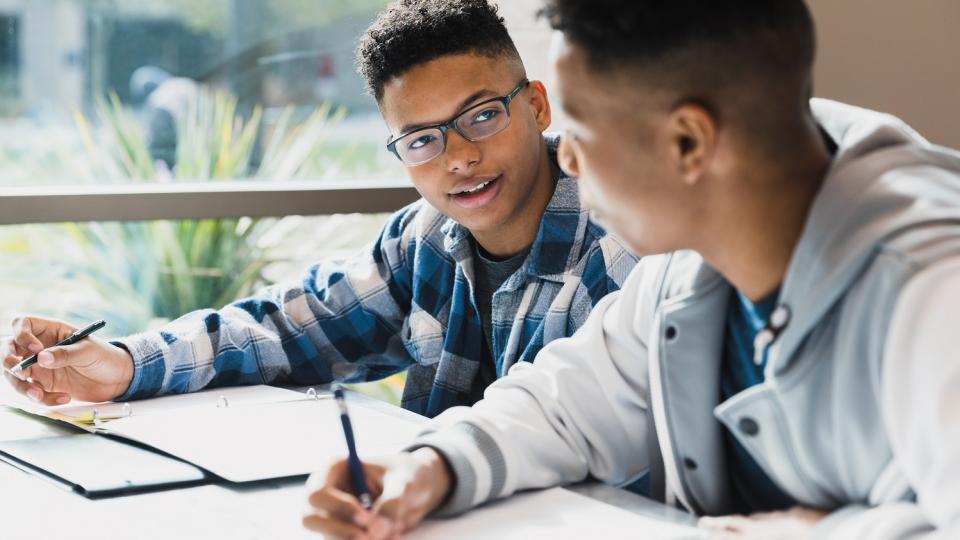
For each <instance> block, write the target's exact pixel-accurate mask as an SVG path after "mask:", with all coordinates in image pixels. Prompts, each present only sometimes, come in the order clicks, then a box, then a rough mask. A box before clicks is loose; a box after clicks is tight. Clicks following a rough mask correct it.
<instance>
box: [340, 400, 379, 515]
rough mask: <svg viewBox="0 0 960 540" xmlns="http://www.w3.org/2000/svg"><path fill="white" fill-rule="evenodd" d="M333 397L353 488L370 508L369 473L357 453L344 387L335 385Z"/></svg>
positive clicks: (367, 507)
mask: <svg viewBox="0 0 960 540" xmlns="http://www.w3.org/2000/svg"><path fill="white" fill-rule="evenodd" d="M333 398H334V399H335V400H336V401H337V406H338V407H340V424H342V425H343V437H344V438H345V439H346V440H347V463H348V465H349V468H350V476H351V477H352V479H353V489H354V491H356V492H357V498H358V499H360V504H361V505H363V507H364V508H366V509H367V510H369V509H370V507H371V506H373V499H371V497H370V488H369V487H368V486H367V475H366V474H364V472H363V464H362V463H360V456H358V455H357V444H356V442H355V441H354V439H353V427H352V426H351V425H350V416H349V415H347V402H346V400H345V399H344V397H343V387H341V386H336V387H334V389H333Z"/></svg>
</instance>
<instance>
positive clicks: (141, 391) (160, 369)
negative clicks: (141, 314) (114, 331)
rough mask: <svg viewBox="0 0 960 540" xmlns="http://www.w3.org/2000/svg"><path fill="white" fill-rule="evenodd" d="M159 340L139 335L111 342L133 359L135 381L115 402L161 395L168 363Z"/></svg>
mask: <svg viewBox="0 0 960 540" xmlns="http://www.w3.org/2000/svg"><path fill="white" fill-rule="evenodd" d="M157 339H159V338H152V337H150V336H148V335H146V334H139V335H135V336H130V337H128V338H124V339H119V340H116V341H112V342H111V343H112V344H113V345H116V346H117V347H120V348H121V349H125V350H126V351H127V352H128V353H130V356H132V357H133V379H131V381H130V386H129V387H128V388H127V391H126V392H124V393H123V395H121V396H120V397H118V398H116V399H115V400H114V401H131V400H135V399H145V398H149V397H153V396H155V395H157V394H158V393H160V390H161V389H162V388H163V380H164V375H165V373H166V361H165V359H164V357H163V349H162V348H161V345H159V344H158V343H157V342H156V340H157ZM161 341H162V339H161Z"/></svg>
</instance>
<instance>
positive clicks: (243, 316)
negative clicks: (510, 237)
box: [117, 137, 637, 417]
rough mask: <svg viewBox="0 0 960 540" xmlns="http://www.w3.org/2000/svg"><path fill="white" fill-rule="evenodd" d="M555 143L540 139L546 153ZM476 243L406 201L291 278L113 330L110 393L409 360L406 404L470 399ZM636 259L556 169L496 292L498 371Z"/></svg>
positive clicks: (353, 375)
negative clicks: (535, 226)
mask: <svg viewBox="0 0 960 540" xmlns="http://www.w3.org/2000/svg"><path fill="white" fill-rule="evenodd" d="M557 142H558V139H557V138H556V137H547V144H548V149H549V150H550V152H551V157H552V158H553V159H554V160H555V158H556V155H555V154H556V146H557ZM472 253H473V250H472V248H471V243H470V233H469V232H468V231H467V230H466V229H465V228H464V227H462V226H460V225H459V224H457V223H456V222H454V221H453V220H451V219H449V218H447V217H445V216H444V215H442V214H440V213H439V212H437V211H436V210H435V209H434V208H433V207H431V206H430V205H429V204H427V203H426V202H425V201H423V200H421V201H418V202H415V203H413V204H411V205H410V206H407V207H406V208H404V209H402V210H400V211H398V212H397V213H396V214H394V215H393V216H392V217H391V218H390V220H389V221H388V222H387V224H386V226H385V227H384V229H383V231H382V232H381V234H380V237H379V238H378V239H377V240H376V241H375V242H374V243H373V245H372V247H371V248H369V249H367V250H366V251H365V252H363V253H362V254H360V255H357V256H356V257H353V258H351V259H347V260H344V261H336V262H322V263H318V264H316V265H314V266H312V267H311V268H310V269H309V270H308V271H307V273H306V275H305V276H304V277H303V278H302V280H300V281H299V282H294V283H284V284H278V285H275V286H272V287H269V288H267V289H265V290H263V291H261V292H260V293H259V294H257V295H256V296H253V297H251V298H247V299H244V300H239V301H237V302H234V303H232V304H230V305H229V306H227V307H225V308H223V309H221V310H219V311H214V310H201V311H196V312H193V313H190V314H188V315H185V316H183V317H181V318H179V319H177V320H176V321H173V322H171V323H169V324H168V325H166V326H165V327H163V328H162V329H160V330H159V331H154V332H148V333H144V334H138V335H135V336H131V337H129V338H126V339H122V340H119V341H118V342H117V344H119V345H122V346H124V347H126V348H127V350H129V351H130V353H131V354H132V356H133V358H134V364H135V372H134V377H133V381H132V383H131V385H130V388H129V389H128V390H127V392H126V393H125V394H124V395H123V396H121V397H120V398H119V399H120V400H130V399H142V398H146V397H150V396H155V395H159V394H166V393H180V392H191V391H195V390H199V389H201V388H205V387H212V386H227V385H242V384H263V383H271V384H289V385H310V384H319V383H327V382H331V381H340V382H363V381H370V380H375V379H380V378H383V377H387V376H389V375H392V374H394V373H398V372H400V371H403V370H405V369H409V370H410V371H409V374H408V378H407V383H406V387H405V388H404V393H403V398H402V405H403V407H405V408H407V409H409V410H412V411H414V412H417V413H420V414H423V415H426V416H431V417H432V416H435V415H437V414H440V413H441V412H443V411H444V410H445V409H447V408H449V407H452V406H455V405H465V404H470V402H469V398H470V395H471V389H472V386H473V382H474V378H475V376H476V375H477V373H478V370H479V362H480V361H482V358H481V355H482V352H481V351H482V346H481V340H483V339H484V338H483V329H482V325H481V322H480V316H479V314H478V310H477V306H476V303H475V301H474V299H473V293H472V282H473V259H472ZM636 262H637V259H636V258H635V257H634V256H633V255H631V254H630V253H629V252H627V251H626V250H625V249H624V248H623V246H622V245H621V244H620V243H619V241H617V240H616V239H615V238H613V237H612V236H609V235H606V233H605V232H604V231H603V229H601V228H600V227H598V226H597V225H596V224H594V223H592V222H591V221H589V219H588V212H587V211H586V210H584V209H582V208H581V207H580V202H579V197H578V194H577V188H576V184H575V181H574V180H573V179H571V178H567V177H566V176H563V175H561V176H560V178H559V179H558V181H557V187H556V190H555V192H554V195H553V198H552V199H551V201H550V203H549V205H548V206H547V209H546V212H545V214H544V217H543V221H542V223H541V227H540V231H539V233H538V235H537V238H536V240H535V242H534V244H533V246H532V247H531V250H530V254H529V255H528V256H527V259H526V260H525V261H524V263H523V265H522V266H521V268H520V269H519V270H517V272H516V273H515V274H514V275H513V276H511V277H510V278H509V279H508V280H507V281H506V282H505V283H504V284H503V286H502V287H501V288H500V289H499V290H498V291H497V292H496V293H495V294H494V298H493V319H494V320H493V324H492V326H493V339H492V342H493V355H494V358H495V359H496V363H497V373H498V375H502V374H504V373H506V370H507V369H508V368H509V367H510V366H511V365H513V364H514V363H515V362H518V361H532V360H533V359H534V357H535V356H536V354H537V352H538V351H539V350H540V349H541V348H542V347H543V346H544V344H546V343H548V342H550V341H552V340H554V339H557V338H561V337H566V336H569V335H571V334H573V333H574V332H575V331H576V330H577V328H579V327H580V325H582V324H583V323H584V322H585V321H586V318H587V314H588V313H589V311H590V309H591V308H592V307H593V305H594V304H596V302H597V301H599V300H600V299H601V298H602V297H604V296H606V295H607V294H608V293H611V292H613V291H615V290H618V289H619V288H620V286H621V284H622V283H623V280H624V279H626V277H627V274H629V272H630V270H631V269H632V268H633V267H634V265H635V264H636ZM585 361H586V359H585Z"/></svg>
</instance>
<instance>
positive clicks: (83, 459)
mask: <svg viewBox="0 0 960 540" xmlns="http://www.w3.org/2000/svg"><path fill="white" fill-rule="evenodd" d="M0 460H2V461H5V462H7V463H9V464H11V465H13V466H15V467H17V468H19V469H21V470H24V471H26V472H30V473H38V474H40V475H43V476H45V477H46V478H48V479H49V480H52V481H54V482H56V483H58V484H60V485H61V486H62V487H65V488H67V489H69V490H71V491H74V492H76V493H78V494H80V495H83V496H84V497H87V498H90V499H98V498H104V497H115V496H119V495H128V494H132V493H140V492H144V491H156V490H160V489H172V488H180V487H188V486H194V485H201V484H206V483H209V481H210V480H209V478H208V477H207V475H206V474H205V473H204V472H203V471H202V470H200V469H199V468H197V467H195V466H193V465H191V464H189V463H186V462H183V461H180V460H177V459H174V458H172V457H168V456H165V455H163V454H160V453H157V452H155V451H151V450H147V449H144V448H140V447H138V446H135V445H132V444H127V443H125V442H121V441H118V440H115V439H112V438H108V437H103V436H100V435H94V434H91V433H78V434H73V435H62V436H58V437H43V438H38V439H21V440H13V441H3V442H0Z"/></svg>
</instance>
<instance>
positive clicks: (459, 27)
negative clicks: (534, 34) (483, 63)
mask: <svg viewBox="0 0 960 540" xmlns="http://www.w3.org/2000/svg"><path fill="white" fill-rule="evenodd" d="M451 54H476V55H481V56H487V57H491V58H497V57H500V56H513V57H515V58H517V59H519V58H520V54H519V53H518V52H517V47H516V45H514V43H513V39H511V38H510V34H509V33H507V28H506V26H504V24H503V17H501V16H500V15H499V14H498V12H497V8H496V6H493V5H490V3H489V2H487V0H397V1H396V2H394V3H392V4H391V5H390V6H388V7H387V9H386V10H384V11H383V12H382V13H380V16H379V17H378V18H377V20H376V21H374V23H373V24H372V25H370V27H369V28H367V31H366V33H364V35H363V38H362V39H361V40H360V47H359V48H358V49H357V63H358V66H359V70H360V74H361V75H363V77H364V79H365V80H366V82H367V90H368V91H369V92H370V94H372V95H373V97H375V98H376V99H377V101H380V100H381V98H383V87H384V85H385V84H386V83H387V82H388V81H389V80H390V79H392V78H394V77H398V76H400V75H402V74H403V73H405V72H406V71H407V70H409V69H410V68H413V67H416V66H418V65H421V64H424V63H426V62H429V61H431V60H435V59H437V58H440V57H442V56H447V55H451Z"/></svg>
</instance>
